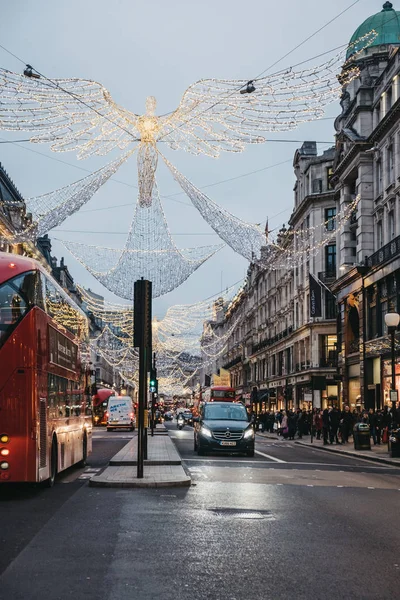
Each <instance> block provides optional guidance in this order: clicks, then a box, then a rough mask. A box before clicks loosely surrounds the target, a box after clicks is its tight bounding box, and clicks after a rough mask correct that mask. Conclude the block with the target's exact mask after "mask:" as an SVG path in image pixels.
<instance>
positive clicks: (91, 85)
mask: <svg viewBox="0 0 400 600" xmlns="http://www.w3.org/2000/svg"><path fill="white" fill-rule="evenodd" d="M137 118H138V117H137V115H135V114H133V113H131V112H129V111H127V110H125V109H124V108H122V107H120V106H118V105H117V104H116V103H115V102H114V101H113V99H112V97H111V95H110V93H109V92H108V91H107V90H106V88H104V87H103V86H102V85H101V84H100V83H97V82H95V81H90V80H84V79H54V80H52V81H50V80H47V79H44V78H40V79H34V78H31V77H26V76H25V75H18V74H17V73H12V72H11V71H7V70H6V69H2V68H0V128H1V129H5V130H9V131H16V130H20V131H31V132H36V135H34V136H33V137H32V138H31V141H33V142H51V143H52V146H51V147H52V150H54V151H58V152H63V151H66V150H75V151H77V152H78V157H79V158H86V157H88V156H91V155H93V154H98V155H105V154H107V153H108V152H110V151H111V150H113V149H114V148H119V149H121V150H123V149H124V148H126V147H127V146H128V145H129V144H131V143H132V142H136V141H137V138H138V131H137V129H136V123H137Z"/></svg>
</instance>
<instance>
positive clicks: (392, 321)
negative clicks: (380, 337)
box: [385, 312, 400, 428]
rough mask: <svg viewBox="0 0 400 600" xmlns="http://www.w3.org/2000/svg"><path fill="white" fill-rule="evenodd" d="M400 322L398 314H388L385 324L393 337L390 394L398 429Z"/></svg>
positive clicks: (394, 419)
mask: <svg viewBox="0 0 400 600" xmlns="http://www.w3.org/2000/svg"><path fill="white" fill-rule="evenodd" d="M399 322H400V315H399V314H398V313H395V312H392V313H386V315H385V323H386V326H387V328H388V332H389V333H390V337H391V356H392V389H391V392H390V400H391V402H392V426H393V428H395V427H396V425H397V423H396V420H397V410H396V409H397V390H396V356H395V348H394V343H395V334H396V329H397V327H398V325H399Z"/></svg>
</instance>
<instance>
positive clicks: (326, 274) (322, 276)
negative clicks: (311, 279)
mask: <svg viewBox="0 0 400 600" xmlns="http://www.w3.org/2000/svg"><path fill="white" fill-rule="evenodd" d="M318 279H319V280H320V281H322V283H325V284H326V285H329V284H331V283H334V282H335V281H336V269H335V270H334V269H331V270H330V271H320V272H319V273H318Z"/></svg>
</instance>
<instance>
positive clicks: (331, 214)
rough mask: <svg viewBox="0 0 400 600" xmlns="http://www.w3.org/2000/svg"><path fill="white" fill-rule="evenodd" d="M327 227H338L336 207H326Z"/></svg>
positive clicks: (328, 228) (329, 228) (330, 229)
mask: <svg viewBox="0 0 400 600" xmlns="http://www.w3.org/2000/svg"><path fill="white" fill-rule="evenodd" d="M325 228H326V230H327V231H335V229H336V208H326V209H325Z"/></svg>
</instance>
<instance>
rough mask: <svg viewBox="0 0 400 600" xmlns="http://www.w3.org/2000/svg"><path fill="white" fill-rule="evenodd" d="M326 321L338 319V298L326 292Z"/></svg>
mask: <svg viewBox="0 0 400 600" xmlns="http://www.w3.org/2000/svg"><path fill="white" fill-rule="evenodd" d="M325 319H336V298H335V296H333V295H332V294H331V293H330V292H328V290H325Z"/></svg>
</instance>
